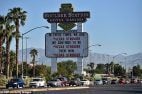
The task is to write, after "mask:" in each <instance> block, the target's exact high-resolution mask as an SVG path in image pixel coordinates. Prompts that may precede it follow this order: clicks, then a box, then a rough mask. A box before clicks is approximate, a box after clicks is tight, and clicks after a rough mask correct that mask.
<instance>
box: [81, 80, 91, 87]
mask: <svg viewBox="0 0 142 94" xmlns="http://www.w3.org/2000/svg"><path fill="white" fill-rule="evenodd" d="M81 84H82V85H84V86H89V85H90V81H89V80H81Z"/></svg>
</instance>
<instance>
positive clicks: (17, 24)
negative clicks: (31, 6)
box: [15, 19, 20, 78]
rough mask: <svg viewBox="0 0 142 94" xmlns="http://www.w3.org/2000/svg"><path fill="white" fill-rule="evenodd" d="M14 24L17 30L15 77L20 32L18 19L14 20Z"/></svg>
mask: <svg viewBox="0 0 142 94" xmlns="http://www.w3.org/2000/svg"><path fill="white" fill-rule="evenodd" d="M15 25H16V32H17V35H16V77H17V78H18V71H19V70H18V64H19V62H18V57H19V35H20V32H19V26H20V25H19V20H18V19H17V20H16V22H15Z"/></svg>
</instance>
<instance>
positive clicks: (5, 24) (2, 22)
mask: <svg viewBox="0 0 142 94" xmlns="http://www.w3.org/2000/svg"><path fill="white" fill-rule="evenodd" d="M10 23H11V21H10V19H9V18H8V17H7V16H0V72H2V45H3V43H4V40H5V37H6V33H7V31H8V30H7V29H8V28H9V25H10Z"/></svg>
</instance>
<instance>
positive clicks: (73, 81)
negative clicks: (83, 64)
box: [68, 79, 82, 86]
mask: <svg viewBox="0 0 142 94" xmlns="http://www.w3.org/2000/svg"><path fill="white" fill-rule="evenodd" d="M68 84H69V86H81V85H82V83H81V81H80V80H79V79H71V80H70V81H69V83H68Z"/></svg>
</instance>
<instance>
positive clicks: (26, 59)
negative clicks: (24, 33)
mask: <svg viewBox="0 0 142 94" xmlns="http://www.w3.org/2000/svg"><path fill="white" fill-rule="evenodd" d="M25 39H26V76H27V67H28V66H27V63H28V57H27V56H28V49H27V40H28V39H29V37H25Z"/></svg>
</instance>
